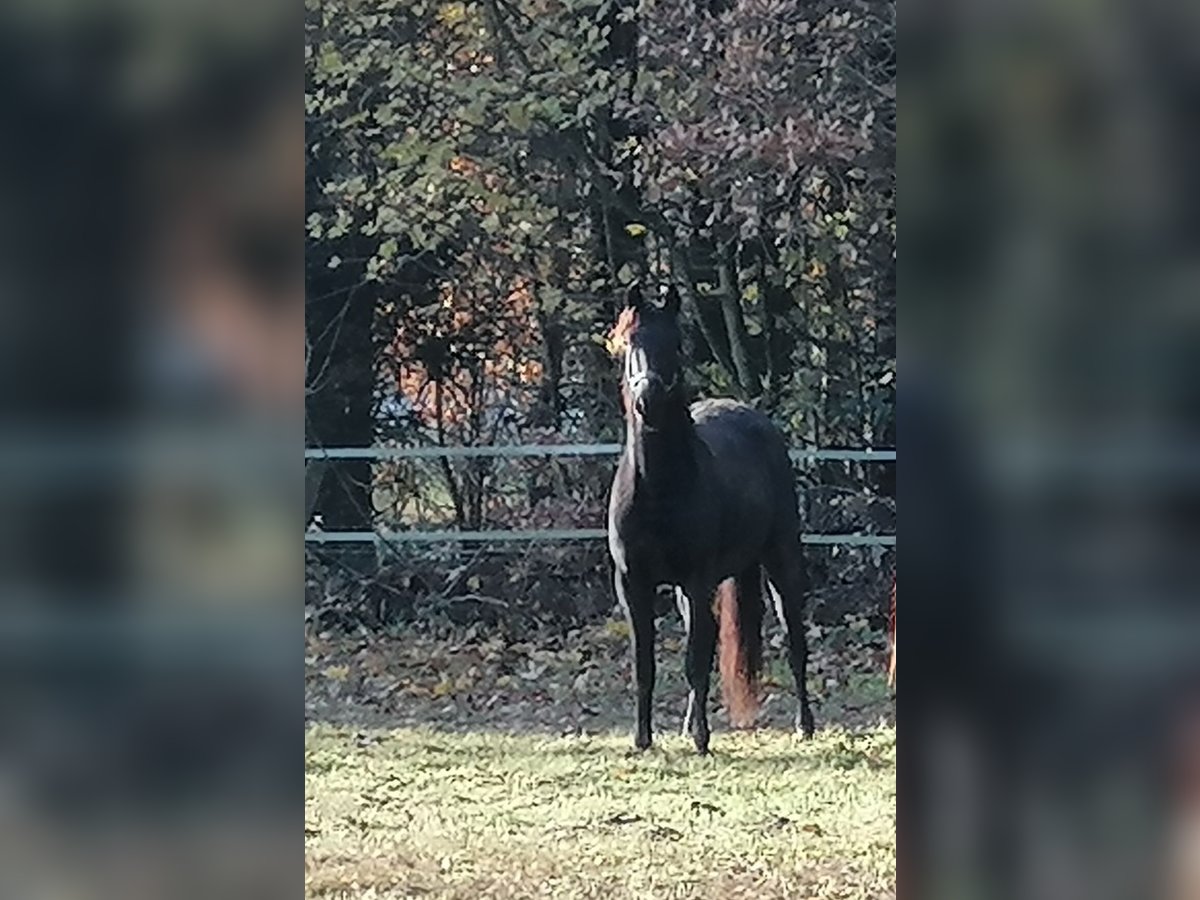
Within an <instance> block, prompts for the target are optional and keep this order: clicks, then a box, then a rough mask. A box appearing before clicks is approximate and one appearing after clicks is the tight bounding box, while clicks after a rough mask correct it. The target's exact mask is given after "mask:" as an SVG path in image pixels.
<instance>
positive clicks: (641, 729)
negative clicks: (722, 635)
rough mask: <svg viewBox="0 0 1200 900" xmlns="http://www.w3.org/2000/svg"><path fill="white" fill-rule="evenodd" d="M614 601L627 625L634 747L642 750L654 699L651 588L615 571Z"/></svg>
mask: <svg viewBox="0 0 1200 900" xmlns="http://www.w3.org/2000/svg"><path fill="white" fill-rule="evenodd" d="M616 589H617V600H618V601H620V603H621V608H622V609H624V610H625V617H626V619H627V620H628V622H629V637H630V647H631V649H632V652H633V682H634V685H635V687H636V690H637V719H636V726H635V727H636V731H635V736H634V741H633V742H634V746H636V747H637V748H638V749H639V750H645V749H646V748H647V747H649V746H650V742H651V722H650V718H651V717H650V709H651V704H652V702H653V699H654V599H655V597H654V586H653V585H650V584H646V583H644V582H643V581H641V580H639V579H636V578H631V577H630V573H629V572H620V571H618V572H617V575H616Z"/></svg>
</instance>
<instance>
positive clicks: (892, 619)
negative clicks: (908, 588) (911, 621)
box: [888, 575, 896, 690]
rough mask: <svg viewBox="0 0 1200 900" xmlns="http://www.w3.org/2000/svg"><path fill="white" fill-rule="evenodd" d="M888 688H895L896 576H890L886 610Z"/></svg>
mask: <svg viewBox="0 0 1200 900" xmlns="http://www.w3.org/2000/svg"><path fill="white" fill-rule="evenodd" d="M888 687H889V688H892V689H893V690H894V689H895V687H896V576H895V575H893V576H892V604H891V607H890V609H889V610H888Z"/></svg>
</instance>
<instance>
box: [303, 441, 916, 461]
mask: <svg viewBox="0 0 1200 900" xmlns="http://www.w3.org/2000/svg"><path fill="white" fill-rule="evenodd" d="M622 446H623V445H622V444H511V445H507V446H505V445H502V444H494V445H487V446H479V447H331V448H324V447H306V448H305V449H304V458H305V459H479V458H485V457H487V458H492V457H501V458H507V457H511V458H522V457H526V458H527V457H546V456H617V455H618V454H619V453H620V452H621V448H622ZM791 457H792V459H794V460H803V459H815V460H829V461H833V460H846V461H852V462H854V461H857V462H895V461H896V451H895V450H870V449H868V450H793V451H791Z"/></svg>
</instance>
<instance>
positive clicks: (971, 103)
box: [898, 2, 1200, 898]
mask: <svg viewBox="0 0 1200 900" xmlns="http://www.w3.org/2000/svg"><path fill="white" fill-rule="evenodd" d="M1197 24H1200V23H1198V19H1197V15H1196V11H1195V9H1194V7H1188V6H1185V5H1182V4H1180V5H1176V4H1165V3H1151V4H1137V5H1135V4H1113V3H1109V4H1069V3H1049V4H1046V3H1038V4H1032V3H1022V2H1017V3H1003V4H1001V3H987V2H984V3H973V4H956V5H949V6H948V5H945V4H932V3H921V2H917V3H915V4H912V5H910V6H909V7H906V10H905V18H904V27H903V28H902V29H901V36H902V37H901V40H902V43H904V45H905V47H904V50H903V51H902V53H901V59H902V60H903V62H902V65H901V79H900V80H901V86H902V88H901V93H902V96H903V102H902V103H901V108H900V113H899V121H900V123H901V127H900V134H901V140H900V142H899V146H898V158H899V178H900V184H901V185H902V191H901V195H902V197H903V202H902V203H901V205H900V209H901V216H900V217H901V220H902V221H903V223H904V224H903V233H904V236H905V237H904V240H903V242H902V243H903V244H904V246H905V251H904V263H903V265H902V266H901V267H900V270H901V276H900V278H899V290H900V296H901V298H902V300H901V304H902V305H903V307H904V315H903V316H902V317H901V320H902V323H903V325H902V328H901V341H900V343H901V347H902V350H901V353H900V356H901V358H902V362H901V364H900V369H901V371H902V372H903V376H902V377H903V380H904V387H903V388H902V389H901V396H902V397H903V400H902V401H901V403H900V406H899V416H898V418H899V422H900V424H899V428H898V432H899V443H900V446H901V448H902V454H903V457H904V465H903V471H904V474H903V477H902V478H901V479H900V483H901V485H902V488H901V491H900V493H901V495H902V496H903V498H904V499H903V501H902V504H901V505H902V508H903V509H904V528H903V538H902V540H901V544H902V546H903V548H904V549H903V551H902V555H903V557H904V560H905V562H904V566H903V569H904V572H903V577H902V578H901V583H902V584H903V588H902V590H901V593H902V594H903V595H904V601H905V603H904V605H905V617H904V618H905V633H906V650H905V663H906V668H905V673H904V676H905V677H904V679H903V680H904V681H905V685H904V696H903V700H902V702H900V704H899V705H900V708H901V711H900V712H899V713H898V721H899V728H900V734H901V743H902V745H903V752H902V753H901V754H900V767H899V796H900V798H901V801H900V820H899V826H898V841H899V864H900V893H901V895H902V896H922V897H924V896H944V897H962V896H992V897H1027V898H1028V897H1046V898H1050V897H1054V898H1061V897H1081V898H1082V897H1087V898H1110V897H1111V898H1116V897H1121V898H1124V897H1130V898H1132V897H1150V896H1166V897H1175V898H1182V897H1197V896H1200V880H1198V879H1197V874H1196V873H1197V866H1198V864H1200V845H1198V843H1197V839H1196V834H1197V823H1198V821H1200V800H1198V798H1197V795H1196V788H1195V772H1196V770H1197V763H1198V761H1200V755H1198V754H1200V744H1197V741H1196V736H1195V735H1196V731H1195V721H1196V714H1197V710H1198V706H1197V702H1198V701H1200V695H1198V694H1197V691H1196V688H1197V686H1198V684H1200V682H1198V681H1197V678H1196V676H1197V674H1198V673H1197V668H1198V664H1200V653H1198V651H1200V646H1198V645H1200V627H1198V626H1200V616H1198V612H1200V610H1198V609H1197V597H1198V596H1200V595H1198V593H1197V587H1198V585H1197V577H1196V572H1197V570H1196V562H1195V561H1196V547H1197V544H1196V538H1197V517H1196V512H1197V509H1198V506H1197V500H1198V498H1200V494H1198V491H1197V488H1198V486H1200V485H1198V481H1197V477H1198V475H1200V470H1198V467H1197V461H1198V460H1200V453H1198V452H1197V451H1198V450H1200V446H1198V444H1197V436H1198V433H1197V413H1198V412H1200V406H1198V405H1197V393H1196V386H1197V384H1198V383H1200V382H1198V380H1197V375H1198V374H1200V372H1198V367H1200V362H1198V361H1200V354H1198V352H1197V351H1198V350H1200V346H1198V342H1197V324H1198V322H1200V304H1198V302H1197V300H1198V299H1200V290H1198V288H1200V284H1198V281H1197V276H1198V275H1200V268H1198V266H1197V264H1198V262H1200V257H1198V256H1197V247H1196V238H1197V225H1198V224H1200V220H1198V219H1197V215H1196V206H1195V197H1196V175H1195V171H1194V169H1195V167H1194V165H1193V164H1192V160H1194V159H1195V158H1196V152H1197V143H1196V138H1197V134H1196V128H1195V124H1196V118H1195V113H1194V109H1195V101H1196V98H1197V96H1198V93H1197V89H1198V87H1200V80H1198V78H1197V76H1198V74H1200V70H1198V63H1200V60H1198V58H1197V55H1196V46H1197V42H1196V38H1197ZM914 642H915V643H914Z"/></svg>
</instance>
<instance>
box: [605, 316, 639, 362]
mask: <svg viewBox="0 0 1200 900" xmlns="http://www.w3.org/2000/svg"><path fill="white" fill-rule="evenodd" d="M637 325H638V314H637V310H635V309H633V308H632V307H628V306H627V307H626V308H625V309H623V310H621V315H620V316H619V317H618V318H617V324H615V325H614V326H613V327H612V329H611V330H610V331H609V332H608V338H607V340H605V342H604V345H605V347H607V348H608V352H609V353H611V354H612V355H613V356H620V355H621V354H622V353H624V352H625V351H626V350H627V349H629V339H630V338H631V337H633V333H634V332H635V331H637Z"/></svg>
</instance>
